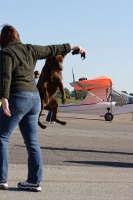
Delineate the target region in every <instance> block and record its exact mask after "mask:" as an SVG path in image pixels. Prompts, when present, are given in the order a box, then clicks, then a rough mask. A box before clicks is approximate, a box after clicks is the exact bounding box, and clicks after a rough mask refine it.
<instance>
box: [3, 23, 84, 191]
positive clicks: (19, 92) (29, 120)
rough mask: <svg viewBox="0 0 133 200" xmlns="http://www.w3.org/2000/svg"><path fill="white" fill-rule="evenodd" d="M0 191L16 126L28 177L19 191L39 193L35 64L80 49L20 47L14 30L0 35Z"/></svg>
mask: <svg viewBox="0 0 133 200" xmlns="http://www.w3.org/2000/svg"><path fill="white" fill-rule="evenodd" d="M0 46H1V51H0V99H2V106H1V107H0V188H1V189H8V183H7V173H8V143H9V140H10V136H11V134H12V132H13V130H14V128H15V127H16V126H17V125H19V128H20V131H21V134H22V137H23V139H24V143H25V145H26V148H27V152H28V175H27V180H26V181H25V182H20V183H18V187H19V188H21V189H29V190H34V191H41V186H40V182H41V181H42V179H43V174H42V166H43V162H42V154H41V150H40V146H39V143H38V115H39V112H40V107H41V105H40V97H39V93H38V90H37V88H36V85H35V83H34V78H33V73H34V69H35V65H36V62H37V60H41V59H46V58H49V57H52V56H55V55H58V54H66V53H69V52H70V51H71V50H75V49H79V53H80V54H82V53H83V51H84V50H83V49H82V48H81V47H78V46H76V47H72V46H71V45H70V44H68V43H67V44H62V45H50V46H38V45H31V44H23V43H22V42H21V40H20V36H19V33H18V32H17V30H16V29H15V28H14V27H13V26H10V25H5V26H4V27H3V28H2V30H1V34H0Z"/></svg>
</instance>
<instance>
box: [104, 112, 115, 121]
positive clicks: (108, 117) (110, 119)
mask: <svg viewBox="0 0 133 200" xmlns="http://www.w3.org/2000/svg"><path fill="white" fill-rule="evenodd" d="M113 117H114V116H113V115H112V114H111V113H106V114H105V115H104V118H105V120H106V121H112V120H113Z"/></svg>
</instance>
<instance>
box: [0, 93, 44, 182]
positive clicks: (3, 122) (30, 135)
mask: <svg viewBox="0 0 133 200" xmlns="http://www.w3.org/2000/svg"><path fill="white" fill-rule="evenodd" d="M9 109H10V111H11V117H8V116H7V115H5V114H4V112H3V109H2V107H0V182H6V181H7V174H8V144H9V140H10V137H11V134H12V132H13V130H14V128H15V127H16V126H17V125H19V128H20V131H21V134H22V137H23V139H24V143H25V145H26V148H27V152H28V177H27V181H28V182H29V183H38V182H41V181H42V166H43V162H42V153H41V149H40V146H39V143H38V116H39V113H40V109H41V103H40V96H39V93H38V92H18V93H14V94H11V95H10V98H9Z"/></svg>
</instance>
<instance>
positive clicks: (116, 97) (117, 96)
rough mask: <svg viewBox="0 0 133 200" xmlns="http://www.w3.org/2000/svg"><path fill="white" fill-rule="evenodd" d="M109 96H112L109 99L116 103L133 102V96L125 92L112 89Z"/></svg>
mask: <svg viewBox="0 0 133 200" xmlns="http://www.w3.org/2000/svg"><path fill="white" fill-rule="evenodd" d="M111 96H112V98H111V100H112V101H115V102H117V103H121V104H129V103H133V96H131V95H129V94H126V93H124V92H120V91H117V90H112V95H111Z"/></svg>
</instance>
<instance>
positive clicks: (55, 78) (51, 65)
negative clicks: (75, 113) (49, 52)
mask: <svg viewBox="0 0 133 200" xmlns="http://www.w3.org/2000/svg"><path fill="white" fill-rule="evenodd" d="M64 57H65V55H58V56H55V57H51V58H49V59H47V60H46V62H45V65H44V67H43V69H42V72H41V75H40V77H39V81H38V84H37V88H38V90H39V93H40V97H41V112H40V114H39V119H38V125H39V126H40V127H41V128H43V129H44V128H46V126H45V125H43V124H42V123H41V122H40V116H41V114H42V111H43V109H45V110H50V111H52V113H53V116H52V121H55V122H57V123H59V124H61V125H66V122H64V121H60V120H58V119H57V112H58V102H57V99H56V98H55V94H56V92H57V90H58V88H59V89H60V91H61V94H62V103H63V104H64V103H65V102H66V94H65V91H64V86H63V82H62V79H63V78H62V70H63V66H62V64H63V60H64Z"/></svg>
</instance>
